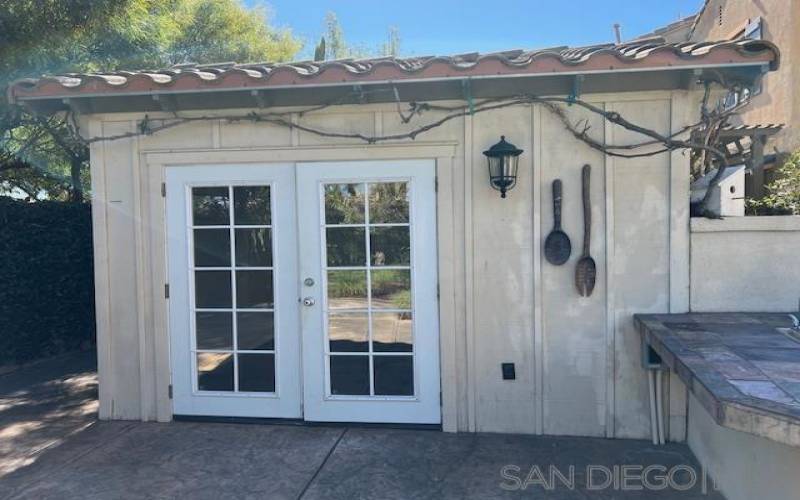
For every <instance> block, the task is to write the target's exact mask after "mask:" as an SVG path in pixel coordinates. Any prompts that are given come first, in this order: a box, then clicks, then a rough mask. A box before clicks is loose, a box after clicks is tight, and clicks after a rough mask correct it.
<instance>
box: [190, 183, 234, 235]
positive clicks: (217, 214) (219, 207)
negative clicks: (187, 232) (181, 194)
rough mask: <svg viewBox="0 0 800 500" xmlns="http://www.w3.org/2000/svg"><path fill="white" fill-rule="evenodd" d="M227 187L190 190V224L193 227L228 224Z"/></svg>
mask: <svg viewBox="0 0 800 500" xmlns="http://www.w3.org/2000/svg"><path fill="white" fill-rule="evenodd" d="M228 194H229V193H228V187H227V186H222V187H196V188H192V222H193V223H194V225H195V226H211V225H227V224H229V223H230V218H229V215H228V209H229V206H230V201H229V200H228Z"/></svg>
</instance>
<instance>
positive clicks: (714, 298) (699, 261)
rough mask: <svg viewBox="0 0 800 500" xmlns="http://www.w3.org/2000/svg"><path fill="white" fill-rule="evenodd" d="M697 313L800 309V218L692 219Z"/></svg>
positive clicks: (692, 301) (695, 305)
mask: <svg viewBox="0 0 800 500" xmlns="http://www.w3.org/2000/svg"><path fill="white" fill-rule="evenodd" d="M691 231H692V237H691V238H692V241H691V245H692V254H691V255H692V265H691V268H692V272H691V283H692V299H691V305H692V311H696V312H732V311H736V312H788V311H797V310H798V308H799V307H800V217H798V216H792V215H787V216H772V217H729V218H726V219H723V220H709V219H692V221H691Z"/></svg>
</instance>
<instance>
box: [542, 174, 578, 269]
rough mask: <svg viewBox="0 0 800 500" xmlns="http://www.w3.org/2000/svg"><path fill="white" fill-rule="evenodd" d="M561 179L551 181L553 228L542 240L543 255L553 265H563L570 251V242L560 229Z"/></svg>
mask: <svg viewBox="0 0 800 500" xmlns="http://www.w3.org/2000/svg"><path fill="white" fill-rule="evenodd" d="M562 193H563V188H562V187H561V179H556V180H554V181H553V230H552V231H551V232H550V234H549V235H547V239H546V240H545V241H544V256H545V258H546V259H547V262H549V263H551V264H553V265H554V266H560V265H563V264H564V263H565V262H567V261H568V260H569V256H570V254H571V253H572V243H571V242H570V241H569V236H567V233H565V232H564V231H562V230H561V198H562V196H563V194H562Z"/></svg>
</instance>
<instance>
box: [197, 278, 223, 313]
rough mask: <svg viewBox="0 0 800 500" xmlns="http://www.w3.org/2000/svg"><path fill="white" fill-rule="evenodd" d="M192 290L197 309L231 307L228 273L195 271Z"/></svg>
mask: <svg viewBox="0 0 800 500" xmlns="http://www.w3.org/2000/svg"><path fill="white" fill-rule="evenodd" d="M194 289H195V304H196V307H198V308H201V309H204V308H205V309H214V308H229V307H231V273H230V271H195V273H194Z"/></svg>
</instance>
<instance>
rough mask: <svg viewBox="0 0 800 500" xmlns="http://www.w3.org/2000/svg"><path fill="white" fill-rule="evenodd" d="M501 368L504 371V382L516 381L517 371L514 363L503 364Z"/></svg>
mask: <svg viewBox="0 0 800 500" xmlns="http://www.w3.org/2000/svg"><path fill="white" fill-rule="evenodd" d="M500 368H501V370H502V371H503V380H516V379H517V370H516V368H515V367H514V363H501V364H500Z"/></svg>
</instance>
